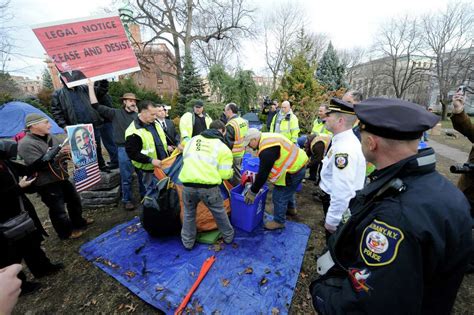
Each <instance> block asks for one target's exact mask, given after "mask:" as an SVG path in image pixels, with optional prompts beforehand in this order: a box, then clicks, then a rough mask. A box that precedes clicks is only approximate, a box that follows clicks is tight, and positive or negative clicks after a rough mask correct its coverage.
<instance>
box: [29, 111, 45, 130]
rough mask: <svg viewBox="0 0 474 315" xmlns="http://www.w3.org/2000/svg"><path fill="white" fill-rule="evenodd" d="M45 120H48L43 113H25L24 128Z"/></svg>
mask: <svg viewBox="0 0 474 315" xmlns="http://www.w3.org/2000/svg"><path fill="white" fill-rule="evenodd" d="M45 120H48V117H46V116H45V115H43V114H38V113H30V114H28V115H26V118H25V128H29V127H31V126H33V125H36V124H38V123H40V122H43V121H45Z"/></svg>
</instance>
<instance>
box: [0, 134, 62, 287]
mask: <svg viewBox="0 0 474 315" xmlns="http://www.w3.org/2000/svg"><path fill="white" fill-rule="evenodd" d="M16 155H17V144H16V142H14V141H10V140H0V200H1V201H2V202H1V204H0V269H2V268H5V267H7V266H9V265H11V264H21V262H22V260H24V261H25V263H26V265H27V266H28V269H29V270H30V271H31V273H32V274H33V276H34V277H35V278H41V277H44V276H47V275H50V274H53V273H55V272H57V271H59V270H61V269H63V265H62V264H52V263H51V261H50V260H49V259H48V257H47V256H46V254H45V252H44V251H43V249H42V248H41V242H42V241H43V240H44V238H43V236H48V234H47V233H46V231H45V230H44V229H43V226H42V225H41V221H40V219H39V218H38V215H37V214H36V211H35V208H34V206H33V204H32V203H31V202H30V200H28V198H27V197H26V195H25V192H26V191H27V190H28V187H29V186H31V184H32V183H33V182H34V181H35V180H36V177H34V176H31V173H30V172H29V169H28V168H27V167H26V166H24V165H22V164H19V163H15V162H13V161H12V160H11V159H12V158H16ZM27 175H30V176H31V177H27ZM18 278H20V279H21V280H22V284H21V290H22V294H28V293H31V292H33V291H36V290H37V289H39V287H40V284H39V283H37V282H30V281H27V280H26V275H25V274H24V273H23V272H19V274H18Z"/></svg>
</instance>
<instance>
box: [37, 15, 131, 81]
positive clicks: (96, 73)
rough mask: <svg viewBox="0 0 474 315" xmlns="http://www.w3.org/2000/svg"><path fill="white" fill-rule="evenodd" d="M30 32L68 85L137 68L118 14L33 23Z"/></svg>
mask: <svg viewBox="0 0 474 315" xmlns="http://www.w3.org/2000/svg"><path fill="white" fill-rule="evenodd" d="M33 32H34V33H35V35H36V37H37V38H38V40H39V41H40V42H41V45H43V47H44V49H45V50H46V53H47V54H48V56H49V57H50V58H51V59H52V60H53V62H54V63H55V65H56V67H57V68H58V70H59V72H60V74H61V76H62V78H63V79H64V81H65V83H66V84H67V86H68V87H74V86H77V85H81V84H86V83H87V79H88V78H90V79H92V80H93V81H98V80H102V79H106V78H110V77H113V76H117V75H121V74H125V73H130V72H135V71H140V66H139V65H138V61H137V58H136V56H135V53H134V51H133V49H132V46H131V44H130V42H129V40H128V37H127V34H126V32H125V29H124V27H123V25H122V22H121V20H120V18H119V17H118V16H100V17H88V18H82V19H75V20H68V21H59V22H52V23H46V24H41V25H35V26H33Z"/></svg>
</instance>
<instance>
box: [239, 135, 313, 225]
mask: <svg viewBox="0 0 474 315" xmlns="http://www.w3.org/2000/svg"><path fill="white" fill-rule="evenodd" d="M244 144H245V146H247V145H248V146H249V147H251V148H252V149H254V150H258V153H257V154H258V157H259V158H260V165H259V168H258V173H257V175H256V177H255V182H254V183H253V185H252V186H251V187H250V189H249V190H248V191H247V193H246V194H245V202H246V203H247V204H252V203H253V202H254V201H255V197H256V195H257V193H258V192H259V191H260V189H261V188H262V187H263V185H264V184H265V182H266V181H267V179H268V180H269V181H270V182H271V183H273V184H274V185H275V187H274V188H273V193H272V201H273V212H274V213H273V217H274V219H273V220H272V221H268V222H265V226H264V227H265V228H266V229H267V230H275V229H281V228H284V227H285V220H286V213H288V214H289V215H296V214H297V210H296V198H295V192H296V189H297V188H298V185H299V184H300V183H301V181H302V180H303V179H304V175H305V173H306V163H307V162H308V156H307V155H306V153H305V152H304V151H303V150H301V149H300V148H298V146H297V145H296V144H295V143H292V142H291V141H290V140H288V139H287V138H286V137H284V136H283V135H281V134H278V133H270V132H264V133H261V132H260V131H259V130H258V129H255V128H250V129H249V132H248V133H247V136H246V137H245V138H244Z"/></svg>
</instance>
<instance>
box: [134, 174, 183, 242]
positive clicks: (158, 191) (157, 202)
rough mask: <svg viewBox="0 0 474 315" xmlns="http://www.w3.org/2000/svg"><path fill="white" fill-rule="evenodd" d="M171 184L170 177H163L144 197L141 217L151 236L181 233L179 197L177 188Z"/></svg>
mask: <svg viewBox="0 0 474 315" xmlns="http://www.w3.org/2000/svg"><path fill="white" fill-rule="evenodd" d="M170 184H171V183H170V178H169V177H166V178H164V179H162V180H161V181H159V182H158V183H157V184H156V186H155V188H154V189H153V191H152V192H151V193H149V194H147V195H146V196H145V198H144V199H143V213H142V214H141V215H140V219H141V221H142V225H143V228H144V229H145V231H147V232H148V234H150V235H151V236H154V237H159V236H171V235H179V234H180V231H181V220H180V218H179V213H180V204H179V197H178V193H177V191H176V189H174V188H172V187H170Z"/></svg>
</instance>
